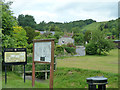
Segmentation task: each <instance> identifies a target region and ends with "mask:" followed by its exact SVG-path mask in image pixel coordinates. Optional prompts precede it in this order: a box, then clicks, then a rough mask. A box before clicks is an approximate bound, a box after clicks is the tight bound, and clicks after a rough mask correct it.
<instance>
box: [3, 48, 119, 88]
mask: <svg viewBox="0 0 120 90" xmlns="http://www.w3.org/2000/svg"><path fill="white" fill-rule="evenodd" d="M93 76H104V77H106V78H108V84H107V88H118V50H117V49H114V50H112V51H111V52H110V53H109V55H107V56H98V55H96V56H95V55H93V56H89V55H87V56H80V57H61V58H59V59H58V60H57V69H56V71H55V73H54V88H88V85H87V83H86V78H88V77H93ZM4 77H5V73H2V87H3V88H32V81H31V80H26V83H24V80H23V79H22V77H21V76H20V75H18V74H16V73H13V72H7V79H8V80H7V84H6V85H5V80H4ZM34 88H49V79H48V80H47V81H45V82H43V83H42V82H35V87H34Z"/></svg>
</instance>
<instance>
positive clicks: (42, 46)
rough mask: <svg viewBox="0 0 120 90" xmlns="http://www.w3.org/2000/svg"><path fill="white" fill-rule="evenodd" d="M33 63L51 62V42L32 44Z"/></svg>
mask: <svg viewBox="0 0 120 90" xmlns="http://www.w3.org/2000/svg"><path fill="white" fill-rule="evenodd" d="M34 61H41V62H51V41H48V42H35V43H34Z"/></svg>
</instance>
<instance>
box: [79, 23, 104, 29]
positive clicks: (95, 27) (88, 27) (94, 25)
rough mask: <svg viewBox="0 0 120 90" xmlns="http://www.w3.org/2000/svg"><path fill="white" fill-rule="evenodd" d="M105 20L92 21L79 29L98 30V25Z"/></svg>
mask: <svg viewBox="0 0 120 90" xmlns="http://www.w3.org/2000/svg"><path fill="white" fill-rule="evenodd" d="M104 23H106V22H94V23H91V24H89V25H87V26H85V27H83V29H82V30H81V31H84V30H86V31H87V30H90V31H94V30H98V29H99V27H100V25H101V24H104Z"/></svg>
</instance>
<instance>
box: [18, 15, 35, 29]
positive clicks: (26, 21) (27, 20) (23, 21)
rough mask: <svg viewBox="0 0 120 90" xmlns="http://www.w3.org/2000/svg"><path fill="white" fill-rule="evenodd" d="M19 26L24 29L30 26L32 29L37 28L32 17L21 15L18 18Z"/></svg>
mask: <svg viewBox="0 0 120 90" xmlns="http://www.w3.org/2000/svg"><path fill="white" fill-rule="evenodd" d="M18 24H19V25H20V26H22V27H25V26H30V27H32V28H34V29H35V28H36V22H35V19H34V17H33V16H32V15H23V14H21V15H19V16H18Z"/></svg>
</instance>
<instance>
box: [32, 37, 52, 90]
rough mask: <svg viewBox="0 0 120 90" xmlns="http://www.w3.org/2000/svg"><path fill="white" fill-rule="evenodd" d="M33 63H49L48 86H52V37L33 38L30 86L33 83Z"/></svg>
mask: <svg viewBox="0 0 120 90" xmlns="http://www.w3.org/2000/svg"><path fill="white" fill-rule="evenodd" d="M35 63H48V64H50V88H53V73H54V39H40V40H33V63H32V86H34V85H35Z"/></svg>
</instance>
